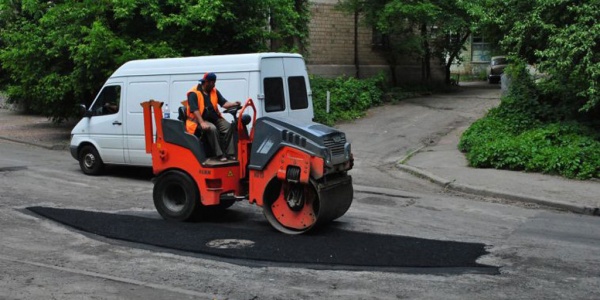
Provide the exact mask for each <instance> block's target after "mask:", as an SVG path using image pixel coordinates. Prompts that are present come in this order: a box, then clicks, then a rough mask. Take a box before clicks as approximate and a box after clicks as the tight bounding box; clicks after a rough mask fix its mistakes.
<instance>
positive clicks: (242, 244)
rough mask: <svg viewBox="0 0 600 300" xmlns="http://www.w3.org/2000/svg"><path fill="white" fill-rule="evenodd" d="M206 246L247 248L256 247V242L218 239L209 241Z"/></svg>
mask: <svg viewBox="0 0 600 300" xmlns="http://www.w3.org/2000/svg"><path fill="white" fill-rule="evenodd" d="M206 246H208V247H210V248H216V249H245V248H252V247H254V242H253V241H250V240H239V239H217V240H212V241H209V242H208V243H206Z"/></svg>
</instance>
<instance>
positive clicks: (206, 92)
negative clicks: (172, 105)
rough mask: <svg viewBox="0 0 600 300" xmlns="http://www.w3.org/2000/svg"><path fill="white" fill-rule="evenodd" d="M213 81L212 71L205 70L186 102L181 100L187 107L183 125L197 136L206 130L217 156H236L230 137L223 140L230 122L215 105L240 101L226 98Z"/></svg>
mask: <svg viewBox="0 0 600 300" xmlns="http://www.w3.org/2000/svg"><path fill="white" fill-rule="evenodd" d="M216 82H217V75H216V74H215V73H212V72H210V73H205V74H204V76H202V78H200V80H199V83H198V84H197V85H196V86H194V87H193V88H192V89H191V90H190V91H189V92H188V93H187V103H185V101H184V104H185V105H186V109H187V121H186V126H185V127H186V131H187V132H188V133H191V134H194V135H195V136H197V137H199V138H200V136H201V135H202V134H206V135H207V140H208V143H209V145H210V146H211V147H212V149H213V150H214V151H215V155H216V157H217V159H218V160H219V161H222V162H225V161H227V160H228V159H231V160H235V157H234V156H233V155H234V149H233V140H232V139H231V140H229V141H223V140H224V138H225V135H226V134H227V131H228V130H229V128H230V127H231V124H230V123H229V122H227V121H226V120H225V119H224V118H223V116H222V115H221V112H220V111H219V109H218V106H219V105H220V106H221V107H223V108H224V109H228V108H232V107H236V106H240V105H241V103H240V102H239V101H235V102H230V101H227V100H226V99H225V98H224V97H223V95H221V93H220V92H219V91H217V89H216V88H215V83H216ZM224 142H227V145H224V147H225V148H226V149H222V148H223V147H222V146H221V145H222V144H224Z"/></svg>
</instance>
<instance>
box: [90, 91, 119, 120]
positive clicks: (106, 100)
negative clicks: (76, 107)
mask: <svg viewBox="0 0 600 300" xmlns="http://www.w3.org/2000/svg"><path fill="white" fill-rule="evenodd" d="M120 100H121V86H120V85H109V86H105V87H104V89H102V91H101V92H100V95H98V99H96V102H94V106H93V107H92V111H93V112H94V115H95V116H105V115H112V114H116V113H117V112H119V104H120V102H121V101H120Z"/></svg>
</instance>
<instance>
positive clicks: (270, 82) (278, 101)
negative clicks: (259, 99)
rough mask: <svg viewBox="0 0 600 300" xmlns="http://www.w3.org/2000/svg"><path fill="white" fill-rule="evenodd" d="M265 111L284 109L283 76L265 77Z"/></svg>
mask: <svg viewBox="0 0 600 300" xmlns="http://www.w3.org/2000/svg"><path fill="white" fill-rule="evenodd" d="M264 87H265V111H266V112H274V111H282V110H284V109H285V96H284V94H283V78H280V77H272V78H265V80H264Z"/></svg>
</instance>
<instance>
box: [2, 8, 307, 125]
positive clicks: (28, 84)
mask: <svg viewBox="0 0 600 300" xmlns="http://www.w3.org/2000/svg"><path fill="white" fill-rule="evenodd" d="M306 5H307V4H306V3H305V1H292V0H248V1H241V2H240V1H235V0H171V1H163V0H144V1H142V0H63V1H45V0H21V1H19V0H0V15H1V16H3V18H2V21H0V25H1V27H0V64H1V70H3V72H4V74H5V78H6V76H8V80H7V82H8V84H7V85H6V90H7V93H8V96H9V98H10V99H11V101H13V102H19V103H21V104H23V105H24V106H25V107H26V108H27V109H28V110H30V111H31V112H34V113H41V114H44V115H46V116H49V117H52V118H53V119H54V120H56V121H61V120H63V119H65V118H68V117H70V116H73V115H74V107H75V106H76V104H77V103H81V102H83V103H88V104H89V101H91V100H92V97H93V95H95V94H96V93H97V91H98V90H99V89H100V87H101V86H102V84H103V82H104V81H105V80H106V78H107V77H108V76H109V75H110V74H111V73H112V72H113V71H114V70H115V69H116V68H117V67H118V66H119V65H121V64H123V63H124V62H126V61H129V60H132V59H143V58H155V57H176V56H194V55H206V54H227V53H246V52H257V51H266V50H269V49H270V50H291V49H299V48H301V47H299V46H298V45H299V44H301V43H302V42H304V40H303V38H305V37H306V35H307V34H306V31H307V29H306V24H304V25H303V24H302V22H303V21H305V20H306V19H307V17H306V14H307V9H301V8H302V7H306ZM299 6H300V7H299ZM4 16H9V17H10V18H6V19H5V18H4ZM269 18H270V19H271V20H274V22H276V23H277V24H278V26H277V28H275V29H274V30H270V29H269V27H268V20H269ZM302 26H304V27H302ZM301 32H303V34H300V33H301ZM290 40H291V41H292V42H290ZM268 41H276V42H277V41H283V42H281V43H278V44H277V46H276V47H272V48H269V46H268V43H267V42H268Z"/></svg>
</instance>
